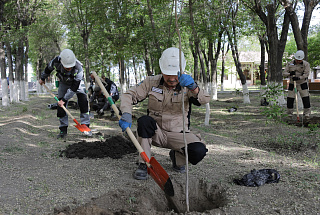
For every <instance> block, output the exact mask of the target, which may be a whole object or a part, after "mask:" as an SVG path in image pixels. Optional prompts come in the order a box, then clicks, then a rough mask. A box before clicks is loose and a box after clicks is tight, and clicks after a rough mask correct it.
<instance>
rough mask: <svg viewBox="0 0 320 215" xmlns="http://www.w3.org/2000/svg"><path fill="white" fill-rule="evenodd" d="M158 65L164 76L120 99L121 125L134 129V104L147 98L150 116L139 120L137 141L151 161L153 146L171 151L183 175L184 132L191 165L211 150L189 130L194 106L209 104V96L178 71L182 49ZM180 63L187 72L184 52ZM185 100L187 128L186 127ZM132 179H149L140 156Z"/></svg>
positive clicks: (174, 50)
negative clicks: (132, 126)
mask: <svg viewBox="0 0 320 215" xmlns="http://www.w3.org/2000/svg"><path fill="white" fill-rule="evenodd" d="M159 63H160V69H161V72H162V74H160V75H156V76H148V77H147V78H146V79H145V80H143V81H142V82H141V83H140V84H138V85H137V86H134V87H132V88H130V89H129V90H128V91H127V92H125V93H124V94H123V95H122V96H121V105H120V109H121V112H122V113H123V114H122V116H121V119H120V120H119V126H120V127H121V128H122V131H125V130H126V128H127V127H130V128H131V125H132V107H133V104H137V103H138V102H141V101H143V100H144V99H146V98H147V97H148V98H149V99H148V110H147V113H148V114H147V115H146V116H142V117H140V118H139V119H138V121H137V133H138V138H137V139H138V141H139V143H140V145H141V147H142V149H143V150H144V151H145V153H146V154H147V156H148V157H149V159H150V158H151V145H154V146H158V147H163V148H168V149H171V150H170V152H169V156H170V159H171V161H172V167H173V170H175V171H177V172H180V173H184V172H185V164H186V160H185V142H184V137H183V130H184V131H185V138H186V142H187V144H188V146H187V148H188V159H189V162H190V163H191V164H193V165H195V164H197V163H199V162H200V161H201V160H202V159H203V158H204V157H205V155H206V153H207V151H208V150H207V148H206V146H205V143H204V141H203V139H202V138H201V137H200V135H198V134H193V133H191V132H190V129H189V127H190V114H191V104H194V105H197V106H200V105H201V104H206V103H208V102H209V101H210V96H209V94H208V93H207V92H205V91H204V90H202V89H200V88H199V87H198V85H197V84H196V83H195V82H194V80H193V78H192V77H191V76H190V75H187V74H183V73H180V72H179V71H180V64H179V49H177V48H174V47H172V48H168V49H166V50H165V51H164V52H163V53H162V56H161V58H160V60H159ZM181 64H182V70H183V71H184V69H185V67H186V61H185V58H184V55H183V53H182V52H181ZM184 87H186V90H185V91H184V90H183V88H184ZM184 92H185V93H184ZM182 99H183V101H184V116H185V119H184V120H185V127H183V113H182ZM133 176H134V178H135V179H138V180H146V179H147V177H148V174H147V166H146V164H145V163H144V161H143V160H142V158H141V157H140V156H139V166H138V169H137V170H136V171H135V172H134V175H133Z"/></svg>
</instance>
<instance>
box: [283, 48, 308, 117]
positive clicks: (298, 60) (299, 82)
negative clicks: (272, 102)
mask: <svg viewBox="0 0 320 215" xmlns="http://www.w3.org/2000/svg"><path fill="white" fill-rule="evenodd" d="M303 59H304V52H303V51H302V50H298V51H297V52H296V53H295V54H294V60H293V61H291V62H289V63H288V64H287V65H286V68H285V69H284V70H283V73H282V75H283V77H290V83H289V88H288V97H287V113H288V115H289V117H291V118H292V117H293V104H294V100H295V89H294V82H295V83H296V90H297V92H296V93H298V92H299V93H300V96H301V98H302V103H303V118H304V120H308V119H309V117H310V114H311V105H310V94H309V87H308V77H309V73H310V64H309V63H308V62H307V61H305V60H303ZM297 114H298V113H297ZM297 118H298V119H299V117H297Z"/></svg>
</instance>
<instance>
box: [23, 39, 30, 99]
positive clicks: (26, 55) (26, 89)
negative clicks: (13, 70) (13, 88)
mask: <svg viewBox="0 0 320 215" xmlns="http://www.w3.org/2000/svg"><path fill="white" fill-rule="evenodd" d="M25 44H26V51H25V54H24V56H25V57H24V85H25V86H24V101H28V100H29V84H28V58H29V57H28V56H29V55H28V54H29V42H28V38H27V37H26V38H25Z"/></svg>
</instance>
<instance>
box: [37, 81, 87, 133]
mask: <svg viewBox="0 0 320 215" xmlns="http://www.w3.org/2000/svg"><path fill="white" fill-rule="evenodd" d="M42 86H44V88H46V90H47V92H49V93H50V94H51V96H52V97H53V98H54V99H55V100H56V101H57V102H59V99H58V98H57V97H56V96H55V95H54V94H53V93H52V92H51V90H49V88H48V87H47V86H46V85H45V84H42ZM62 108H63V110H64V111H65V112H66V113H67V114H68V115H69V116H70V117H71V118H72V120H73V121H74V122H75V123H76V125H75V127H76V128H77V129H78V130H79V131H81V132H83V133H85V134H86V135H88V136H91V135H92V131H91V129H90V128H88V126H87V125H85V124H80V123H79V122H78V121H77V120H76V119H75V118H74V117H73V116H72V115H71V113H70V112H69V111H68V109H67V108H66V107H65V106H64V105H62Z"/></svg>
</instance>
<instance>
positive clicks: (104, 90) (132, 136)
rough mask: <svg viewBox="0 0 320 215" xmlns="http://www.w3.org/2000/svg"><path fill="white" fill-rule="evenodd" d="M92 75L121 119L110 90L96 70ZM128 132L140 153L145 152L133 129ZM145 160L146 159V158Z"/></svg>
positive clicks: (127, 130)
mask: <svg viewBox="0 0 320 215" xmlns="http://www.w3.org/2000/svg"><path fill="white" fill-rule="evenodd" d="M92 75H93V76H94V78H95V81H96V83H97V84H98V85H99V87H100V88H101V90H102V93H103V94H104V95H105V97H106V98H108V101H109V103H111V104H112V105H111V107H112V109H113V110H114V112H115V113H116V115H117V117H118V119H120V118H121V116H120V114H119V110H118V108H117V106H116V105H115V104H114V102H113V100H112V98H111V97H110V95H109V93H108V91H107V90H106V88H105V87H104V85H103V84H102V82H101V80H100V77H99V76H98V75H97V73H96V72H92ZM126 132H127V133H128V135H129V137H130V139H131V141H132V142H133V144H134V145H135V147H136V148H137V149H138V151H139V153H140V154H141V153H142V154H145V153H143V152H144V151H143V149H142V147H141V146H140V144H139V142H138V140H137V139H136V137H135V136H134V134H133V133H132V131H131V129H130V128H129V127H127V128H126ZM141 156H142V155H141ZM145 157H146V158H148V156H145ZM145 157H144V156H142V158H143V159H145ZM145 161H146V160H145ZM146 162H148V163H149V158H148V161H146Z"/></svg>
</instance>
